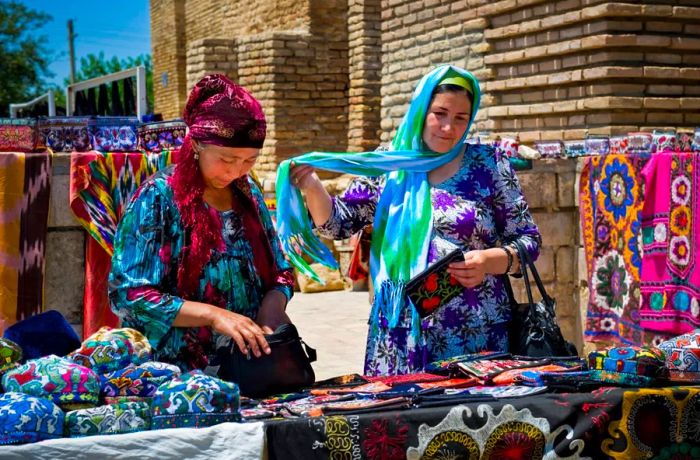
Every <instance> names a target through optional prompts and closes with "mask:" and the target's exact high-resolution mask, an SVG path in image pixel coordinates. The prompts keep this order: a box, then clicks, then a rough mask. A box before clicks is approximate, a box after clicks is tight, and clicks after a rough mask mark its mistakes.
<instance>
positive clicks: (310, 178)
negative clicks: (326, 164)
mask: <svg viewBox="0 0 700 460" xmlns="http://www.w3.org/2000/svg"><path fill="white" fill-rule="evenodd" d="M289 171H290V179H291V181H292V184H293V185H294V186H296V187H297V188H299V190H301V191H302V192H306V191H307V190H318V189H319V188H323V183H322V182H321V179H320V178H319V177H318V174H316V170H315V169H314V167H313V166H309V165H304V164H299V165H298V164H296V163H294V162H292V164H291V168H290V169H289Z"/></svg>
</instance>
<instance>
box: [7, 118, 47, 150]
mask: <svg viewBox="0 0 700 460" xmlns="http://www.w3.org/2000/svg"><path fill="white" fill-rule="evenodd" d="M37 147H38V136H37V129H36V120H35V119H33V118H0V152H33V151H34V150H36V149H37Z"/></svg>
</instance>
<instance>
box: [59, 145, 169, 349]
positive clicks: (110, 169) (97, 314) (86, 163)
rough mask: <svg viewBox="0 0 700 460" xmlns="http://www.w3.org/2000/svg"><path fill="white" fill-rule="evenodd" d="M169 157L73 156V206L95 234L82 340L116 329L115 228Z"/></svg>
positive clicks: (90, 247)
mask: <svg viewBox="0 0 700 460" xmlns="http://www.w3.org/2000/svg"><path fill="white" fill-rule="evenodd" d="M171 158H172V152H170V151H164V152H162V153H161V154H148V155H144V154H142V153H100V152H94V151H93V152H86V153H74V154H73V155H72V156H71V171H70V207H71V210H72V211H73V214H75V217H76V218H77V219H78V222H80V223H81V224H82V225H83V227H85V229H86V230H87V232H88V234H89V235H90V236H92V238H90V239H88V241H87V245H86V253H85V296H84V306H83V337H84V338H85V337H88V336H89V335H90V334H92V333H94V332H96V331H97V330H98V329H99V328H100V327H102V326H112V327H116V326H117V325H118V322H119V320H118V318H117V317H116V316H115V315H114V314H113V313H112V311H111V310H110V308H109V300H108V299H107V277H108V274H109V269H110V266H111V257H112V253H113V245H114V234H115V233H116V231H117V224H118V223H119V220H120V219H121V217H122V214H123V212H124V209H125V208H126V205H127V204H128V203H129V200H130V199H131V195H132V194H133V193H134V192H135V191H136V189H137V188H138V187H139V185H141V183H142V182H143V181H145V180H146V179H147V178H148V177H150V176H151V175H153V174H154V173H155V172H156V171H158V170H160V169H162V168H164V167H166V166H168V165H169V164H170V162H171Z"/></svg>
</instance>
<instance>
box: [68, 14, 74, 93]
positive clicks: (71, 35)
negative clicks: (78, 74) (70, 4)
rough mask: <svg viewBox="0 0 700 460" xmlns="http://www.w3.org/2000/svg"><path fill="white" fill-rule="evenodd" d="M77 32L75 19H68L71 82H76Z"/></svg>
mask: <svg viewBox="0 0 700 460" xmlns="http://www.w3.org/2000/svg"><path fill="white" fill-rule="evenodd" d="M74 42H75V34H74V33H73V20H72V19H69V20H68V54H69V58H70V82H71V84H73V83H75V46H74Z"/></svg>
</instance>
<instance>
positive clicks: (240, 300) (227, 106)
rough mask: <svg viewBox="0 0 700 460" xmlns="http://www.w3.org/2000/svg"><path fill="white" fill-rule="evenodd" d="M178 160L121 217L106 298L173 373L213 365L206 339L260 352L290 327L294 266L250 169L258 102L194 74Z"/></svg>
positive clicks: (259, 130)
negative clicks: (170, 365) (174, 367)
mask: <svg viewBox="0 0 700 460" xmlns="http://www.w3.org/2000/svg"><path fill="white" fill-rule="evenodd" d="M183 117H184V119H185V122H186V123H187V126H188V127H189V133H188V134H187V137H186V138H185V141H184V143H183V145H182V147H181V149H180V151H179V154H178V157H177V158H176V160H177V163H176V165H174V166H171V167H169V168H167V169H165V170H162V171H161V172H159V173H157V174H156V175H154V176H153V177H151V178H150V179H149V180H147V181H146V182H145V183H144V184H143V185H142V186H141V187H140V188H139V190H138V191H137V192H136V194H135V196H134V198H133V199H132V202H131V203H130V204H129V207H128V208H127V210H126V212H125V214H124V216H123V217H122V219H121V221H120V224H119V229H118V230H117V235H116V238H115V244H114V257H113V259H112V271H111V273H110V278H109V281H110V287H109V296H110V301H111V305H112V309H113V310H114V312H115V313H116V314H117V315H118V316H119V317H120V318H121V321H122V325H123V326H124V327H132V328H135V329H138V330H140V331H141V332H143V333H144V334H145V335H146V337H148V339H149V341H150V342H151V345H152V346H153V348H154V350H155V358H156V359H158V360H162V361H168V362H173V363H176V364H178V365H180V366H181V367H182V368H183V369H185V370H188V369H194V368H199V369H203V368H206V367H207V366H209V365H212V366H214V365H215V364H216V363H215V362H212V361H211V360H212V359H213V358H214V357H215V353H216V350H215V347H216V346H217V344H218V345H220V344H221V343H222V340H224V342H225V341H230V340H231V339H232V340H234V341H235V343H236V344H237V346H238V348H240V349H241V351H243V352H244V353H245V352H247V351H250V352H252V353H253V354H254V355H255V356H261V354H262V353H269V352H270V348H269V346H268V344H267V342H266V341H265V338H264V334H266V333H270V332H272V331H273V330H274V329H275V328H276V327H277V326H279V325H280V324H284V323H288V322H290V321H289V318H288V317H287V315H286V314H285V307H286V305H287V302H288V301H289V299H290V298H291V296H292V287H293V277H292V269H291V266H290V265H289V264H288V262H287V261H286V260H285V258H284V255H283V253H282V250H281V247H280V244H279V239H278V237H277V234H276V232H275V230H274V227H273V224H272V220H271V218H270V214H269V212H268V211H267V208H266V207H265V204H264V201H263V195H262V192H261V191H260V189H259V188H258V186H257V185H256V184H255V182H254V181H253V180H252V179H251V178H250V176H249V174H248V173H249V172H250V170H251V168H252V167H253V165H254V164H255V161H256V159H257V158H258V155H259V154H260V148H261V147H262V145H263V141H264V140H265V128H266V125H265V116H264V115H263V112H262V108H261V106H260V104H259V103H258V101H257V100H256V99H255V98H254V97H253V96H252V95H251V94H250V93H249V92H248V91H247V90H246V89H245V88H243V87H241V86H239V85H237V84H235V83H234V82H232V81H231V80H229V79H228V78H227V77H225V76H224V75H209V76H207V77H204V78H203V79H202V80H201V81H200V82H199V83H197V85H196V86H195V87H194V89H193V90H192V92H191V94H190V96H189V99H188V101H187V105H186V107H185V111H184V114H183Z"/></svg>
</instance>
